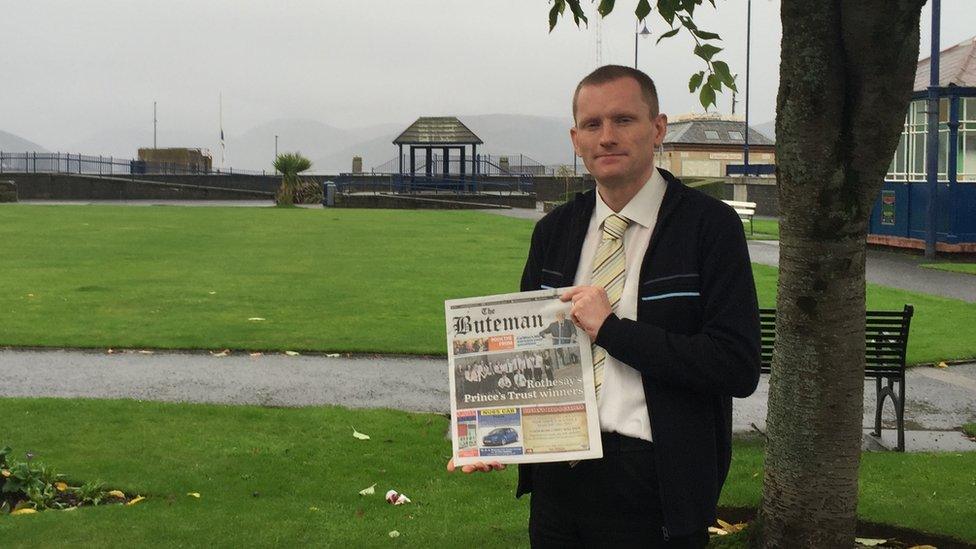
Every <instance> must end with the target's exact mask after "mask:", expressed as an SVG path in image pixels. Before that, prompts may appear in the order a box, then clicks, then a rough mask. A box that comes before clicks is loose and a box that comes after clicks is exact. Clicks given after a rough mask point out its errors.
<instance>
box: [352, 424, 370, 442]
mask: <svg viewBox="0 0 976 549" xmlns="http://www.w3.org/2000/svg"><path fill="white" fill-rule="evenodd" d="M352 436H354V437H356V438H358V439H359V440H369V435H364V434H363V433H360V432H359V431H357V430H356V428H355V427H353V428H352Z"/></svg>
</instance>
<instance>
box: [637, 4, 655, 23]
mask: <svg viewBox="0 0 976 549" xmlns="http://www.w3.org/2000/svg"><path fill="white" fill-rule="evenodd" d="M650 13H651V3H650V2H648V0H640V2H637V9H635V10H634V15H636V16H637V20H638V21H643V20H644V19H645V18H646V17H647V16H648V15H650Z"/></svg>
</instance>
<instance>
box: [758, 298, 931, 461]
mask: <svg viewBox="0 0 976 549" xmlns="http://www.w3.org/2000/svg"><path fill="white" fill-rule="evenodd" d="M914 313H915V308H914V307H912V306H911V305H905V308H904V309H902V310H901V311H867V315H866V326H865V334H864V338H865V351H864V355H865V356H864V358H865V361H866V364H865V368H864V377H865V378H868V379H874V380H875V387H876V393H877V406H876V407H875V410H874V431H873V432H872V433H871V434H872V435H874V436H876V437H878V438H880V437H881V411H882V409H883V408H884V402H885V399H886V398H888V397H891V403H892V404H893V405H894V407H895V425H896V429H897V430H898V446H897V450H898V451H899V452H904V451H905V351H906V349H907V348H908V328H909V325H910V324H911V322H912V315H913V314H914ZM759 321H760V324H761V327H762V365H761V371H762V373H764V374H768V373H769V372H770V369H771V367H772V364H773V344H774V343H775V342H776V309H759ZM882 381H884V382H885V383H884V385H882Z"/></svg>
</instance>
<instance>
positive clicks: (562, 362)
mask: <svg viewBox="0 0 976 549" xmlns="http://www.w3.org/2000/svg"><path fill="white" fill-rule="evenodd" d="M562 292H563V290H562V289H548V290H539V291H533V292H523V293H516V294H504V295H494V296H487V297H475V298H469V299H455V300H449V301H445V302H444V310H445V313H446V317H447V353H448V364H449V376H450V385H451V441H452V444H453V446H454V463H455V464H456V465H465V464H470V463H475V462H478V461H498V462H500V463H538V462H547V461H570V460H581V459H595V458H600V457H603V447H602V444H601V440H600V419H599V416H598V412H597V405H596V393H595V391H594V388H593V358H592V355H591V352H590V340H589V337H587V335H586V332H584V331H583V330H582V329H579V328H577V327H576V326H575V325H574V324H573V322H572V321H571V320H569V310H570V308H571V304H570V303H564V302H562V301H560V300H559V295H560V294H561V293H562Z"/></svg>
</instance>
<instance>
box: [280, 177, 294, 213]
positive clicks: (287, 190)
mask: <svg viewBox="0 0 976 549" xmlns="http://www.w3.org/2000/svg"><path fill="white" fill-rule="evenodd" d="M275 203H277V204H278V205H279V206H291V205H293V204H294V203H295V191H294V185H292V184H291V179H290V177H289V176H288V175H285V176H283V177H282V178H281V186H280V187H278V195H277V196H276V197H275Z"/></svg>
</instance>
